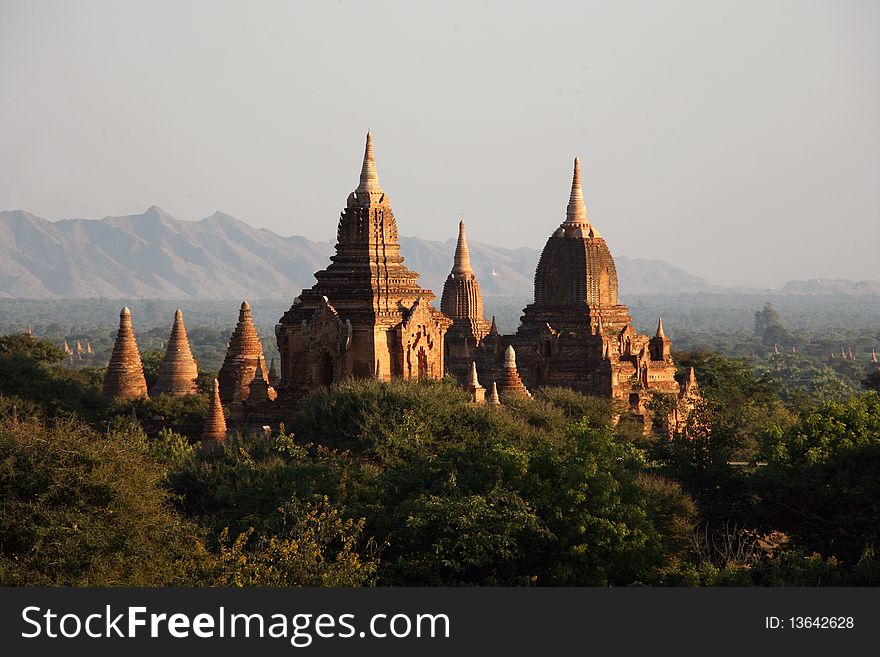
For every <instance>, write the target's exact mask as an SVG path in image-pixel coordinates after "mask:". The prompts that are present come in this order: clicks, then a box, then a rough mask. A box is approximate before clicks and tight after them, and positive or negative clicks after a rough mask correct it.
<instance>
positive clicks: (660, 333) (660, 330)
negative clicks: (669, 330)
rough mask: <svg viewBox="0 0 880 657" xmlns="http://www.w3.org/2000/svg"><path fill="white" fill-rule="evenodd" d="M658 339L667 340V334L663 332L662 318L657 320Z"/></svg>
mask: <svg viewBox="0 0 880 657" xmlns="http://www.w3.org/2000/svg"><path fill="white" fill-rule="evenodd" d="M656 337H658V338H665V337H666V334H665V333H664V332H663V318H662V317H661V318H660V319H659V320H657V336H656Z"/></svg>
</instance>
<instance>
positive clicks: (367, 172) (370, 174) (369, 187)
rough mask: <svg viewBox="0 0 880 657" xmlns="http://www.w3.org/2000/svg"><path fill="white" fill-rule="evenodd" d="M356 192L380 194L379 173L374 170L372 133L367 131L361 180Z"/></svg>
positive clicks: (374, 159)
mask: <svg viewBox="0 0 880 657" xmlns="http://www.w3.org/2000/svg"><path fill="white" fill-rule="evenodd" d="M355 191H358V192H367V193H373V194H376V193H378V194H381V193H382V187H381V186H380V185H379V174H378V172H377V171H376V158H375V156H374V155H373V133H372V132H368V133H367V145H366V147H365V148H364V164H363V166H362V167H361V180H360V184H359V185H358V187H357V190H355Z"/></svg>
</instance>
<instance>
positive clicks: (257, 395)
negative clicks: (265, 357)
mask: <svg viewBox="0 0 880 657" xmlns="http://www.w3.org/2000/svg"><path fill="white" fill-rule="evenodd" d="M248 388H249V390H250V392H249V394H248V398H247V400H248V403H250V404H253V403H256V402H264V401H272V400H274V399H275V397H277V395H276V393H275V389H274V388H273V387H272V386H270V385H269V382H268V381H267V380H266V375H265V374H264V373H263V366H262V365H261V364H260V361H257V370H256V372H255V373H254V378H253V379H251V382H250V385H249V386H248Z"/></svg>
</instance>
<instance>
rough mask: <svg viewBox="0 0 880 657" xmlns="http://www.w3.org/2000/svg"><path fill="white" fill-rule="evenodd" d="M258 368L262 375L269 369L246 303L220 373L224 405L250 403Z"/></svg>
mask: <svg viewBox="0 0 880 657" xmlns="http://www.w3.org/2000/svg"><path fill="white" fill-rule="evenodd" d="M258 366H259V368H260V371H261V372H265V371H266V370H267V368H266V357H265V356H264V355H263V346H262V345H261V344H260V338H259V336H258V335H257V329H256V328H255V327H254V320H253V317H252V316H251V307H250V304H248V302H247V301H243V302H242V304H241V308H239V311H238V323H237V324H236V325H235V330H234V331H233V332H232V337H231V338H230V340H229V346H228V347H227V349H226V357H225V358H224V359H223V365H222V366H221V367H220V372H219V373H218V374H217V380H218V381H219V382H220V400H221V401H222V402H223V403H224V404H232V403H233V402H234V401H246V400H247V398H248V395H250V384H251V381H253V380H254V376H255V375H256V373H257V367H258Z"/></svg>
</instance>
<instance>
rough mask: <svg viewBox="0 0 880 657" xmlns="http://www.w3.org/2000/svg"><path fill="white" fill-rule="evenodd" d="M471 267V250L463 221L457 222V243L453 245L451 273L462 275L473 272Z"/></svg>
mask: <svg viewBox="0 0 880 657" xmlns="http://www.w3.org/2000/svg"><path fill="white" fill-rule="evenodd" d="M473 273H474V270H473V269H472V268H471V252H470V250H469V249H468V243H467V235H466V234H465V232H464V221H459V222H458V244H456V246H455V261H454V262H453V265H452V274H453V275H454V276H462V275H464V274H473Z"/></svg>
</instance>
